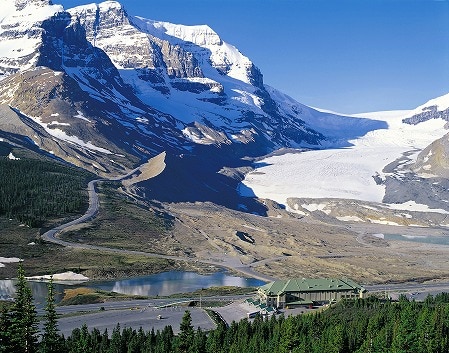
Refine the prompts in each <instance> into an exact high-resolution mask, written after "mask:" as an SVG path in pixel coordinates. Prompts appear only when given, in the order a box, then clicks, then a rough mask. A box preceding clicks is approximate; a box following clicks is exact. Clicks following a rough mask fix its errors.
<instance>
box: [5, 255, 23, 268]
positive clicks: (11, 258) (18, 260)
mask: <svg viewBox="0 0 449 353" xmlns="http://www.w3.org/2000/svg"><path fill="white" fill-rule="evenodd" d="M20 261H22V260H21V259H19V258H18V257H0V267H5V264H10V263H13V262H20Z"/></svg>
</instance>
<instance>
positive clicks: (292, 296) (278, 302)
mask: <svg viewBox="0 0 449 353" xmlns="http://www.w3.org/2000/svg"><path fill="white" fill-rule="evenodd" d="M365 293H366V289H365V288H363V287H362V286H360V285H359V284H357V283H355V282H354V281H352V280H350V279H335V278H329V279H328V278H323V279H306V278H302V279H299V278H294V279H289V280H279V281H274V282H271V283H267V284H265V285H263V286H261V287H259V289H258V292H257V294H258V297H259V300H260V302H261V303H264V304H266V305H267V306H272V307H275V308H285V307H287V306H290V307H292V306H299V305H310V304H313V303H319V304H325V303H331V302H336V301H339V300H340V299H355V298H363V296H364V294H365Z"/></svg>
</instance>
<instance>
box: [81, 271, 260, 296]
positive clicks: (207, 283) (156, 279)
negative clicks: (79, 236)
mask: <svg viewBox="0 0 449 353" xmlns="http://www.w3.org/2000/svg"><path fill="white" fill-rule="evenodd" d="M263 284H265V282H263V281H260V280H257V279H253V278H242V277H236V276H230V275H228V274H226V273H224V272H217V273H214V274H211V275H200V274H197V273H194V272H181V271H170V272H163V273H159V274H156V275H151V276H144V277H135V278H131V279H125V280H119V281H105V282H96V283H92V284H89V286H90V287H94V288H100V289H103V290H107V291H113V292H117V293H124V294H130V295H144V296H157V295H159V296H164V295H170V294H174V293H184V292H192V291H194V290H197V289H201V288H208V287H216V286H238V287H251V286H254V287H257V286H260V285H263Z"/></svg>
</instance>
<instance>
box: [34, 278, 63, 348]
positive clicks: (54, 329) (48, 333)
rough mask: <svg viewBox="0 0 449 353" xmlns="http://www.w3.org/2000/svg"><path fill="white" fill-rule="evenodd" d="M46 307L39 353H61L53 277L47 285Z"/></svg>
mask: <svg viewBox="0 0 449 353" xmlns="http://www.w3.org/2000/svg"><path fill="white" fill-rule="evenodd" d="M47 288H48V295H47V305H46V306H45V322H44V334H43V335H42V341H41V344H40V346H39V351H40V352H41V353H58V352H61V336H60V335H59V333H58V332H59V330H58V318H57V314H56V308H55V295H54V286H53V276H52V277H51V278H50V282H49V283H48V286H47Z"/></svg>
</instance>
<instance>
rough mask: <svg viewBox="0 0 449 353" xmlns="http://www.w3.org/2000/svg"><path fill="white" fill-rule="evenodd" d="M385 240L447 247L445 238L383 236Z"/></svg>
mask: <svg viewBox="0 0 449 353" xmlns="http://www.w3.org/2000/svg"><path fill="white" fill-rule="evenodd" d="M383 238H384V239H385V240H402V241H412V242H416V243H428V244H437V245H449V237H447V236H436V235H432V236H430V235H429V236H427V235H408V234H385V235H384V237H383Z"/></svg>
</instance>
